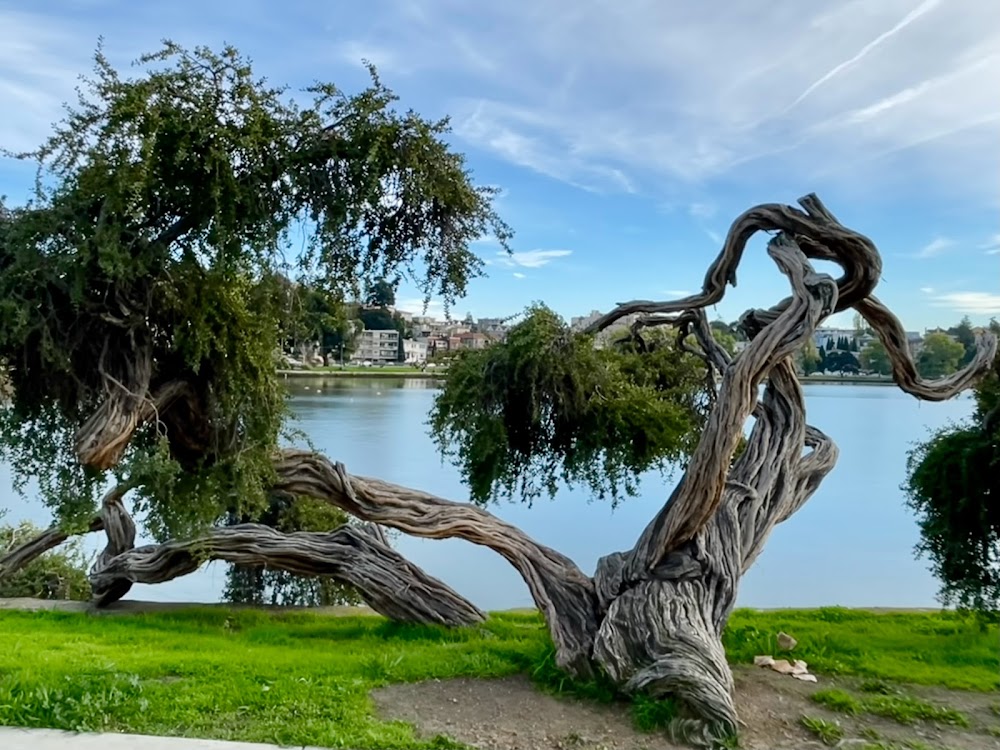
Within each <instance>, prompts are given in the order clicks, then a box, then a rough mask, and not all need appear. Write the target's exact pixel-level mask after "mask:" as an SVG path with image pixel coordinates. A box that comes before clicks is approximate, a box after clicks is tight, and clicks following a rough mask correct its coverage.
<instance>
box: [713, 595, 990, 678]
mask: <svg viewBox="0 0 1000 750" xmlns="http://www.w3.org/2000/svg"><path fill="white" fill-rule="evenodd" d="M779 631H784V632H786V633H789V634H790V635H792V636H794V637H795V638H796V639H797V640H798V646H796V648H795V651H794V656H795V658H796V659H803V660H804V661H806V662H807V663H808V664H809V669H810V671H813V672H815V673H817V674H823V675H850V676H857V677H865V678H874V679H881V680H888V681H891V682H910V683H914V684H919V685H940V686H942V687H949V688H955V689H959V690H976V691H982V692H991V691H994V690H998V689H1000V649H998V648H997V643H998V641H1000V630H998V627H997V625H995V624H993V625H990V626H988V627H985V628H983V627H981V626H980V625H979V624H978V623H977V622H975V621H974V620H972V619H969V618H963V617H961V616H959V615H957V614H954V613H951V612H926V613H925V612H899V613H895V612H890V613H873V612H865V611H863V610H850V609H842V608H838V607H828V608H823V609H814V610H781V611H774V612H757V611H750V610H737V611H736V612H734V613H733V616H732V617H731V618H730V620H729V628H728V629H727V632H726V634H725V637H724V638H723V642H724V644H725V646H726V652H727V653H728V654H729V658H730V661H733V662H743V663H751V662H752V661H753V657H754V656H755V655H758V654H773V655H777V653H778V646H777V644H776V643H775V635H776V634H777V633H778V632H779Z"/></svg>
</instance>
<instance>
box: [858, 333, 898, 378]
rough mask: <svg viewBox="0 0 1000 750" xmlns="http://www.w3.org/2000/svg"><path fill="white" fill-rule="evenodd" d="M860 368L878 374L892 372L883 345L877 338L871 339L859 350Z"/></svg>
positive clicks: (890, 363)
mask: <svg viewBox="0 0 1000 750" xmlns="http://www.w3.org/2000/svg"><path fill="white" fill-rule="evenodd" d="M860 361H861V368H862V369H863V370H867V371H868V372H874V373H877V374H879V375H891V374H892V362H891V360H890V359H889V354H888V352H886V350H885V345H884V344H883V343H882V342H881V341H880V340H879V339H873V340H872V341H870V342H869V343H868V344H866V345H865V348H864V349H863V350H862V351H861V357H860Z"/></svg>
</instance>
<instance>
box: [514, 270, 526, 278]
mask: <svg viewBox="0 0 1000 750" xmlns="http://www.w3.org/2000/svg"><path fill="white" fill-rule="evenodd" d="M513 276H514V278H515V279H523V278H525V275H524V274H523V273H521V272H520V271H514V274H513Z"/></svg>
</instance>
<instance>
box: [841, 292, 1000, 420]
mask: <svg viewBox="0 0 1000 750" xmlns="http://www.w3.org/2000/svg"><path fill="white" fill-rule="evenodd" d="M854 307H855V309H856V310H857V311H858V312H859V313H861V315H862V317H864V319H865V320H866V321H868V325H870V326H871V327H872V329H874V331H875V332H876V333H877V334H878V337H879V339H880V340H881V341H882V345H883V346H885V351H886V353H887V354H888V355H889V361H890V362H891V363H892V377H893V379H894V380H895V381H896V384H897V385H898V386H899V387H900V388H901V389H902V390H904V391H906V392H907V393H909V394H910V395H911V396H915V397H917V398H919V399H923V400H924V401H944V400H946V399H949V398H951V397H952V396H954V395H956V394H958V393H961V392H962V391H964V390H965V389H966V388H969V387H970V386H972V385H974V384H975V383H976V381H977V380H979V378H981V377H983V376H984V375H985V374H986V373H987V372H989V370H990V367H991V366H992V365H993V360H994V358H995V357H996V354H997V337H996V336H995V335H994V334H993V333H991V332H990V331H988V330H982V331H980V332H979V333H978V334H977V335H976V354H975V356H974V357H973V358H972V361H971V362H969V364H968V365H966V366H965V367H963V368H962V369H961V370H959V371H958V372H956V373H954V374H952V375H948V376H947V377H944V378H940V379H938V380H924V379H923V378H921V377H920V375H919V374H918V373H917V366H916V364H915V363H914V361H913V356H912V355H911V354H910V348H909V346H908V345H907V343H906V331H904V330H903V326H902V324H901V323H900V322H899V319H898V318H897V317H896V316H895V315H893V314H892V311H891V310H889V308H888V307H886V306H885V305H884V304H882V302H880V301H879V300H878V299H876V298H875V297H873V296H869V297H867V298H866V299H863V300H861V301H860V302H858V303H857V304H856V305H855V306H854Z"/></svg>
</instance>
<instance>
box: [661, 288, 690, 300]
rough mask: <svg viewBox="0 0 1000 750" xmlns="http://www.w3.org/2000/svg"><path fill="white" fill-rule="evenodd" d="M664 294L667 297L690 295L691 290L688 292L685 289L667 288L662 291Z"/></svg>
mask: <svg viewBox="0 0 1000 750" xmlns="http://www.w3.org/2000/svg"><path fill="white" fill-rule="evenodd" d="M664 294H665V295H667V297H670V298H671V299H675V298H680V297H688V296H690V295H691V292H689V291H688V290H686V289H667V290H666V291H665V292H664Z"/></svg>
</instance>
